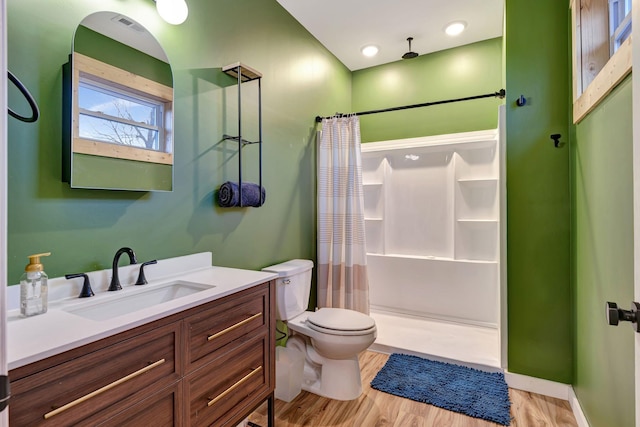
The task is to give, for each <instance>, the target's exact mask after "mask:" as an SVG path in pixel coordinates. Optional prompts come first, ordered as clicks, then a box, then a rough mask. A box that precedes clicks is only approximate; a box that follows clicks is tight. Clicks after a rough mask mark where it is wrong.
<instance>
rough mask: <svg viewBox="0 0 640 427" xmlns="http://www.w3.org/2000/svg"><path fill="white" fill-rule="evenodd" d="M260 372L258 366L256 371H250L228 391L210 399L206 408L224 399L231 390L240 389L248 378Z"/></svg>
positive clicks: (260, 367)
mask: <svg viewBox="0 0 640 427" xmlns="http://www.w3.org/2000/svg"><path fill="white" fill-rule="evenodd" d="M260 371H262V366H258V367H257V368H256V369H254V370H253V371H251V372H249V373H248V374H247V375H245V376H244V377H243V378H242V379H241V380H240V381H238V382H237V383H235V384H234V385H232V386H231V387H229V388H228V389H226V390H225V391H223V392H222V393H220V394H219V395H218V396H216V397H214V398H213V399H211V400H210V401H209V403H207V406H211V405H214V404H215V403H216V402H217V401H219V400H220V399H222V398H224V397H225V396H226V395H227V394H229V393H231V392H232V391H233V390H235V389H236V388H238V387H240V386H241V385H242V384H244V383H245V382H247V381H249V378H251V377H252V376H254V375H255V374H257V373H258V372H260Z"/></svg>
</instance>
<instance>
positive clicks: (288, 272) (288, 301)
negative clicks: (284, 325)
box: [262, 259, 313, 320]
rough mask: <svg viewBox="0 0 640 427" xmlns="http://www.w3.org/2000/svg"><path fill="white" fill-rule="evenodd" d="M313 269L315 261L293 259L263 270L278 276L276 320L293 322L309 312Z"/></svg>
mask: <svg viewBox="0 0 640 427" xmlns="http://www.w3.org/2000/svg"><path fill="white" fill-rule="evenodd" d="M312 269H313V261H310V260H308V259H292V260H291V261H287V262H283V263H281V264H276V265H272V266H269V267H265V268H263V269H262V271H268V272H270V273H276V274H277V275H278V278H277V279H276V318H277V319H278V320H291V319H293V318H294V317H296V316H298V315H299V314H302V313H304V312H305V311H306V310H307V306H308V305H309V295H310V293H311V270H312Z"/></svg>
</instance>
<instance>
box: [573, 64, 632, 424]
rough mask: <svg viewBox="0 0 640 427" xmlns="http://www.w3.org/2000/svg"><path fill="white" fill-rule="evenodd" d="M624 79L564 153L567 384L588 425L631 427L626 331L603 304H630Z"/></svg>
mask: <svg viewBox="0 0 640 427" xmlns="http://www.w3.org/2000/svg"><path fill="white" fill-rule="evenodd" d="M631 105H632V91H631V77H628V78H627V79H626V80H625V81H624V82H623V83H621V84H620V85H619V86H618V87H617V88H616V89H615V90H614V91H613V92H612V93H611V94H610V95H609V96H608V97H607V98H606V99H605V100H604V101H603V102H602V103H601V104H599V105H598V106H597V107H596V109H595V110H594V111H592V112H591V113H590V114H589V115H588V116H587V117H586V118H585V119H584V120H583V121H581V122H580V123H579V124H578V125H577V126H576V140H575V143H574V144H573V147H572V148H573V150H572V160H573V162H572V164H573V167H572V174H573V183H574V191H573V203H574V204H575V205H574V206H575V209H574V212H573V227H572V228H573V238H572V246H573V253H574V256H573V262H574V283H575V289H574V293H575V304H576V310H575V330H576V340H575V361H576V363H575V378H574V389H575V392H576V395H577V396H578V399H579V400H580V405H581V406H582V409H583V411H584V413H585V415H586V417H587V419H588V421H589V424H590V425H591V427H608V426H632V425H634V422H635V421H634V420H635V418H634V414H635V401H634V394H635V391H634V381H633V379H634V369H635V367H634V347H633V335H634V332H633V330H632V328H631V326H630V325H629V324H621V325H620V326H618V327H617V328H614V327H612V326H609V325H608V324H607V322H606V319H605V316H604V308H605V302H606V301H613V302H617V303H618V304H620V307H621V308H624V309H625V310H628V309H629V308H630V302H631V301H633V168H632V159H633V147H632V120H633V118H632V114H631V113H632V112H631Z"/></svg>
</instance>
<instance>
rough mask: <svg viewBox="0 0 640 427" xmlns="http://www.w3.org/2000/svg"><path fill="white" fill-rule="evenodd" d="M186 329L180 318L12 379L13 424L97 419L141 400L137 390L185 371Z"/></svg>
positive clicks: (160, 385)
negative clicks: (180, 349) (181, 350)
mask: <svg viewBox="0 0 640 427" xmlns="http://www.w3.org/2000/svg"><path fill="white" fill-rule="evenodd" d="M180 333H181V329H180V324H179V322H176V323H172V324H169V325H166V326H161V327H159V328H157V329H154V330H151V331H149V332H146V333H143V334H140V335H136V336H132V337H130V338H128V339H125V340H123V341H120V342H118V343H115V344H112V345H110V346H107V347H104V348H101V349H98V350H95V351H93V352H90V353H88V354H84V355H81V356H79V357H75V358H71V359H69V360H66V361H62V362H61V363H59V364H57V365H55V366H52V367H50V368H48V369H45V370H42V371H40V372H37V373H34V374H32V375H29V376H26V377H24V378H21V379H19V380H17V381H15V382H12V383H11V390H12V394H13V396H12V399H11V410H10V423H11V425H14V426H34V425H56V426H59V425H83V424H94V423H93V422H89V421H88V419H89V418H91V419H94V420H95V419H96V418H102V419H104V418H103V415H106V413H114V414H115V413H117V412H119V411H122V410H123V409H125V408H127V407H129V406H131V405H133V404H134V403H136V402H137V401H139V400H141V398H142V397H143V396H144V395H139V396H134V394H136V393H137V392H139V391H140V390H142V389H144V388H145V387H148V386H151V385H153V387H154V390H158V389H160V388H164V387H167V386H169V385H171V383H173V382H176V381H177V380H179V379H180V376H181V375H180V374H181V372H180V363H179V360H177V359H178V353H177V348H176V343H180ZM75 354H77V353H75ZM101 411H105V413H103V414H98V413H100V412H101Z"/></svg>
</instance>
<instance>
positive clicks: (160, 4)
mask: <svg viewBox="0 0 640 427" xmlns="http://www.w3.org/2000/svg"><path fill="white" fill-rule="evenodd" d="M155 2H156V9H157V10H158V15H160V17H161V18H162V19H164V20H165V21H167V23H169V24H172V25H179V24H182V23H183V22H184V21H185V20H186V19H187V16H188V15H189V8H188V7H187V2H186V1H185V0H155Z"/></svg>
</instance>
